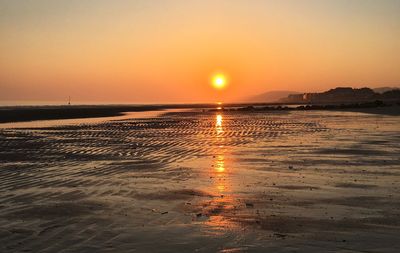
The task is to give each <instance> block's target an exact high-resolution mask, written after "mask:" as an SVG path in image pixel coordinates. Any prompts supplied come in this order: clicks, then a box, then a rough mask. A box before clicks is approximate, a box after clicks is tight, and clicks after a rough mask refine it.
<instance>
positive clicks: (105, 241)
mask: <svg viewBox="0 0 400 253" xmlns="http://www.w3.org/2000/svg"><path fill="white" fill-rule="evenodd" d="M399 153H400V118H399V117H393V116H382V115H370V114H363V113H352V112H327V111H320V112H319V111H312V112H309V111H307V112H300V111H294V112H287V111H284V112H272V113H265V112H264V113H261V112H246V113H242V112H217V113H214V112H213V113H210V112H208V113H207V112H196V111H186V112H170V113H167V114H163V115H161V116H158V117H157V116H154V117H150V118H136V119H128V118H126V119H121V120H118V121H108V122H102V123H98V122H96V123H93V124H84V125H68V126H58V127H44V126H42V127H39V128H32V129H2V130H0V161H1V163H0V180H1V182H2V183H1V184H0V205H1V209H0V227H1V229H0V235H1V236H0V245H1V246H0V249H1V251H2V252H3V251H4V252H14V251H23V250H27V251H28V250H30V251H32V252H77V251H79V252H93V251H96V252H106V251H110V252H125V251H126V252H132V251H134V250H136V251H139V252H179V251H182V252H192V251H199V252H248V251H250V252H257V251H259V252H265V251H266V250H269V251H272V252H293V251H296V252H322V251H324V252H325V251H340V250H341V251H346V250H347V251H365V250H369V251H373V252H397V251H398V249H400V245H399V243H398V240H397V239H396V238H398V235H399V231H400V221H399V217H400V212H399V210H400V209H399V207H400V199H399V196H400V194H399V192H400V188H399V184H398V181H399V179H400V157H399V155H398V154H399Z"/></svg>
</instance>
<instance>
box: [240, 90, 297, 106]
mask: <svg viewBox="0 0 400 253" xmlns="http://www.w3.org/2000/svg"><path fill="white" fill-rule="evenodd" d="M291 94H300V93H299V92H296V91H287V90H276V91H268V92H265V93H262V94H260V95H256V96H253V97H250V98H247V99H246V102H252V103H271V102H277V101H279V100H280V99H282V98H286V97H287V96H289V95H291Z"/></svg>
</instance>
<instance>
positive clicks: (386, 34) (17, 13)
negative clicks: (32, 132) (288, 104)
mask: <svg viewBox="0 0 400 253" xmlns="http://www.w3.org/2000/svg"><path fill="white" fill-rule="evenodd" d="M399 13H400V0H397V1H395V0H387V1H385V0H379V1H378V0H332V1H329V0H325V1H320V0H279V1H278V0H276V1H267V0H265V1H261V0H226V1H224V0H220V1H216V0H199V1H193V0H170V1H168V0H158V1H157V0H144V1H141V0H134V1H133V0H132V1H128V0H125V1H124V0H113V1H106V0H32V1H28V0H0V101H9V100H18V101H31V100H32V101H33V100H35V101H67V100H68V96H71V99H72V101H86V102H94V103H199V102H215V101H223V102H225V101H226V102H232V101H237V100H240V99H242V98H245V97H248V96H252V95H257V94H259V93H263V92H266V91H273V90H291V91H299V92H318V91H324V90H327V89H330V88H333V87H337V86H352V87H365V86H368V87H382V86H400V71H399V70H400V69H399V66H400V57H399V55H400V15H399ZM215 73H223V74H224V75H225V76H226V77H227V79H228V84H227V86H226V87H225V88H224V89H218V90H217V89H215V88H213V87H212V86H211V85H210V80H211V78H212V75H213V74H215Z"/></svg>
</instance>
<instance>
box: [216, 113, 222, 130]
mask: <svg viewBox="0 0 400 253" xmlns="http://www.w3.org/2000/svg"><path fill="white" fill-rule="evenodd" d="M215 126H216V127H217V128H222V115H221V114H218V115H217V121H216V122H215Z"/></svg>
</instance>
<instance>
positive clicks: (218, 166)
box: [215, 155, 225, 173]
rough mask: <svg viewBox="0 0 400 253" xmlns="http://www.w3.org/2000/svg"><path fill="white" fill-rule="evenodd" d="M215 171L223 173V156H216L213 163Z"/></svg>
mask: <svg viewBox="0 0 400 253" xmlns="http://www.w3.org/2000/svg"><path fill="white" fill-rule="evenodd" d="M215 171H216V172H220V173H221V172H224V171H225V161H224V155H218V156H217V160H216V161H215Z"/></svg>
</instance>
